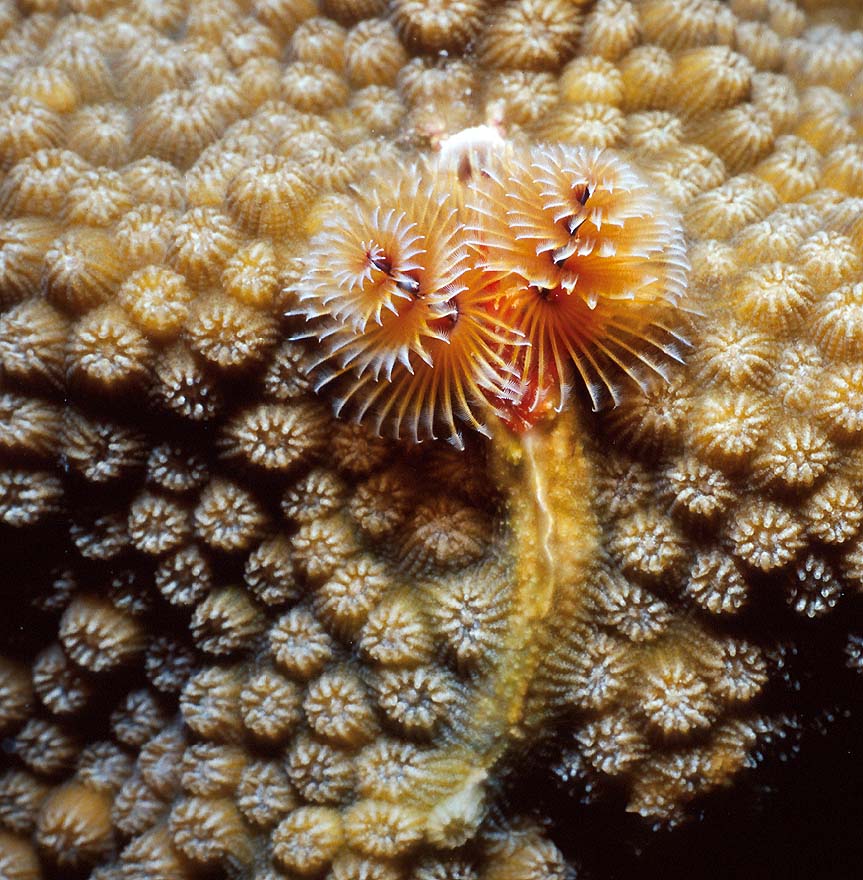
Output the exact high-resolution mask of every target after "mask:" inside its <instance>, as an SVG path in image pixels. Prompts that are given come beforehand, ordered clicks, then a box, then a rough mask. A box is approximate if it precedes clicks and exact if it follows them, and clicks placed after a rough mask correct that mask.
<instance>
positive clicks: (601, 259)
mask: <svg viewBox="0 0 863 880" xmlns="http://www.w3.org/2000/svg"><path fill="white" fill-rule="evenodd" d="M464 134H465V133H462V135H458V136H456V138H454V140H457V141H458V146H457V147H456V148H455V149H456V152H457V155H456V156H453V151H452V150H449V149H447V148H446V145H445V147H444V150H443V151H442V153H441V154H440V158H439V159H438V160H437V161H436V162H431V163H429V162H427V163H424V164H413V165H409V166H407V167H398V168H393V169H390V172H389V174H388V175H387V176H380V177H377V178H375V179H374V180H372V181H371V182H370V183H369V184H368V185H367V186H365V187H364V188H360V189H358V190H357V191H356V192H355V197H354V199H353V200H352V201H350V202H347V203H345V202H340V203H338V204H337V205H336V206H335V207H334V208H333V210H332V212H331V213H330V214H328V215H327V216H325V217H324V218H323V220H322V224H321V225H322V231H321V232H319V233H318V234H317V235H316V236H315V237H314V238H313V239H312V242H311V245H310V252H309V253H308V254H307V255H306V257H305V261H304V266H305V267H306V268H305V270H304V272H303V274H302V278H301V281H300V283H299V285H298V288H297V291H296V293H297V298H298V302H299V305H298V308H297V312H298V313H299V314H300V315H302V316H304V317H305V318H306V319H308V320H310V321H312V324H311V326H310V330H309V331H308V332H309V335H312V336H314V337H316V338H317V339H318V340H319V341H320V344H321V349H320V356H319V358H318V360H317V362H316V364H315V368H316V370H317V371H318V375H319V378H318V386H319V387H321V386H323V385H324V384H327V383H329V382H335V385H334V388H336V389H337V390H336V392H335V393H336V397H337V408H338V410H340V411H341V410H342V409H343V408H344V407H345V406H346V405H347V404H350V407H351V411H352V412H353V414H354V415H355V416H356V417H357V418H358V419H365V418H367V419H368V420H369V421H370V422H371V423H372V424H373V425H374V426H375V427H376V428H377V429H378V430H386V431H388V432H389V433H392V434H393V435H394V436H406V437H409V438H411V439H413V440H415V441H417V440H422V439H424V438H427V437H434V436H436V435H441V436H447V437H449V438H450V439H451V440H452V441H453V442H455V443H456V445H461V440H460V436H459V428H458V422H461V423H464V424H467V425H469V426H470V427H472V428H474V429H476V430H480V431H485V430H486V428H485V425H486V422H487V421H488V419H489V418H494V417H497V418H502V419H503V420H504V421H505V422H506V423H507V424H509V425H510V427H512V428H513V429H515V430H522V429H525V428H527V427H529V426H530V425H532V424H535V423H536V422H537V421H539V420H540V419H541V418H542V417H543V416H544V415H545V414H546V413H548V412H549V411H550V410H552V409H555V410H559V409H560V408H561V407H562V406H563V405H564V403H565V401H566V399H567V393H568V389H569V388H570V387H571V386H572V384H573V381H574V379H578V380H579V381H580V382H581V383H582V384H583V385H584V387H585V388H586V389H587V393H588V395H589V397H590V400H591V403H592V405H593V407H594V408H595V409H597V408H599V407H600V406H601V405H602V404H603V403H604V402H605V400H606V399H610V400H611V401H613V402H614V403H615V404H616V403H617V402H618V400H619V396H620V390H619V379H620V378H623V379H629V380H631V381H632V382H634V383H635V384H636V385H638V386H640V387H641V388H646V387H647V385H648V383H649V381H650V379H651V378H652V377H654V376H660V377H663V378H664V377H665V369H666V365H667V363H668V362H669V360H671V359H677V358H678V357H679V350H680V348H681V346H682V338H681V336H680V335H679V331H678V329H677V326H678V325H679V323H680V321H679V311H680V310H679V308H678V306H679V303H680V300H681V297H682V296H683V294H684V292H685V289H686V273H687V269H688V265H687V262H686V257H685V242H684V238H683V232H682V229H681V225H680V218H679V216H678V215H677V214H676V213H675V212H674V211H673V210H672V209H671V208H670V207H669V206H668V204H667V203H666V202H664V201H663V200H662V198H661V197H660V196H658V195H657V194H656V193H655V192H654V190H653V189H652V188H651V185H650V183H649V182H648V181H647V180H646V179H645V178H643V177H642V176H641V175H640V174H639V173H638V172H636V171H635V170H634V169H633V168H632V167H631V166H630V165H628V164H627V163H626V162H625V161H624V160H623V159H621V158H620V157H618V156H617V155H615V154H612V153H609V152H607V151H605V152H604V151H601V150H596V149H584V148H580V147H573V146H549V145H544V146H542V145H541V146H536V147H533V148H524V147H516V146H514V145H512V144H507V143H505V142H504V141H502V140H499V139H498V141H497V142H495V140H494V139H489V138H488V137H487V136H486V133H485V132H483V131H481V130H477V135H476V136H475V137H474V138H472V137H470V136H469V135H468V136H466V137H465V136H464Z"/></svg>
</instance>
